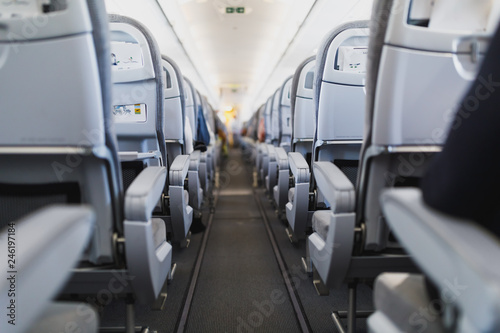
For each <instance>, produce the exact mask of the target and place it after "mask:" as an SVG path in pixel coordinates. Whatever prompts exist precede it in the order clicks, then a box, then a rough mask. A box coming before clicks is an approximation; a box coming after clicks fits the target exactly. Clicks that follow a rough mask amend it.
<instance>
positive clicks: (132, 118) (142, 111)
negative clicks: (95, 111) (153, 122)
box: [113, 103, 146, 123]
mask: <svg viewBox="0 0 500 333" xmlns="http://www.w3.org/2000/svg"><path fill="white" fill-rule="evenodd" d="M113 115H114V118H115V122H116V123H144V122H146V104H144V103H141V104H127V105H115V106H114V107H113Z"/></svg>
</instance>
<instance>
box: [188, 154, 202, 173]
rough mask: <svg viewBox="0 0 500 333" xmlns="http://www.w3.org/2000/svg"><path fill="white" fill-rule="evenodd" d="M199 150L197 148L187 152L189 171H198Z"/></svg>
mask: <svg viewBox="0 0 500 333" xmlns="http://www.w3.org/2000/svg"><path fill="white" fill-rule="evenodd" d="M200 159H201V152H200V151H199V150H194V151H193V152H192V153H191V154H189V171H198V167H199V165H200Z"/></svg>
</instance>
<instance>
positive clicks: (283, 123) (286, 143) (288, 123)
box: [279, 77, 293, 152]
mask: <svg viewBox="0 0 500 333" xmlns="http://www.w3.org/2000/svg"><path fill="white" fill-rule="evenodd" d="M292 80H293V77H289V78H288V79H286V81H285V83H283V86H282V87H281V100H280V113H279V115H280V140H279V145H280V147H283V149H285V151H286V152H289V151H290V149H291V141H292V115H291V98H292Z"/></svg>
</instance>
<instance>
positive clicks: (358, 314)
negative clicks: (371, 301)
mask: <svg viewBox="0 0 500 333" xmlns="http://www.w3.org/2000/svg"><path fill="white" fill-rule="evenodd" d="M357 286H358V283H357V282H351V283H349V284H348V290H349V306H348V309H349V310H348V311H333V312H332V319H333V322H334V324H335V328H336V329H337V330H338V332H340V333H345V332H346V331H345V329H344V326H343V325H342V321H341V319H343V318H347V332H348V333H354V332H356V319H357V318H368V317H369V316H370V315H371V314H372V313H373V311H366V310H359V311H358V310H356V298H357V296H356V291H357Z"/></svg>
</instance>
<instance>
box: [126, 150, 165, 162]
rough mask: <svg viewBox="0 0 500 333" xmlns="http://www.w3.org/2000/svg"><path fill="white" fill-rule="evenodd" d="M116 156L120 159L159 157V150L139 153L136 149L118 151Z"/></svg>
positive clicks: (131, 159) (136, 159) (133, 159)
mask: <svg viewBox="0 0 500 333" xmlns="http://www.w3.org/2000/svg"><path fill="white" fill-rule="evenodd" d="M118 157H119V158H120V161H122V162H127V161H138V160H146V159H148V158H160V152H159V151H152V152H149V153H139V152H138V151H120V152H118Z"/></svg>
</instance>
